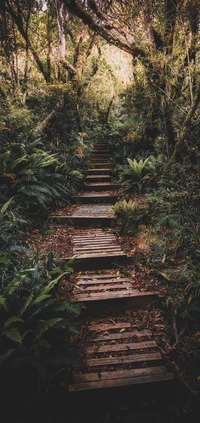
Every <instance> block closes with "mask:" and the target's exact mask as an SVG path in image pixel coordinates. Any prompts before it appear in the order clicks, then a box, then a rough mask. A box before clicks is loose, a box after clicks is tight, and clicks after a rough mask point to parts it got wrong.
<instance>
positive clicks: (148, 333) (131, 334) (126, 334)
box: [88, 329, 152, 342]
mask: <svg viewBox="0 0 200 423" xmlns="http://www.w3.org/2000/svg"><path fill="white" fill-rule="evenodd" d="M134 336H136V337H137V338H142V337H143V336H152V332H151V331H150V330H149V329H144V330H142V331H137V330H135V331H134V332H123V333H110V334H109V335H103V334H102V335H99V336H97V338H93V339H88V342H99V341H111V340H113V339H118V340H123V339H127V338H130V339H131V338H133V337H134Z"/></svg>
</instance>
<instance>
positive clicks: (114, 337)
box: [52, 140, 174, 395]
mask: <svg viewBox="0 0 200 423" xmlns="http://www.w3.org/2000/svg"><path fill="white" fill-rule="evenodd" d="M88 161H89V169H88V172H87V176H86V177H85V183H84V190H83V192H80V193H79V194H78V195H76V196H74V197H73V198H74V202H75V203H77V205H78V206H77V208H76V210H75V211H74V213H73V214H72V215H71V216H52V219H53V220H54V221H57V222H59V223H62V224H67V225H73V226H74V227H77V228H79V231H78V233H77V234H75V235H74V236H73V237H72V243H73V258H74V259H75V271H76V272H77V273H76V274H75V276H74V288H73V293H72V301H73V302H75V303H80V304H83V305H84V306H85V307H84V308H83V314H84V315H85V314H86V315H88V316H90V315H91V316H92V315H94V314H95V315H96V316H97V317H96V322H95V323H94V324H92V323H91V324H89V325H88V327H86V328H84V330H85V331H86V336H85V337H84V340H82V338H81V336H80V339H79V340H78V341H77V342H78V343H79V350H80V351H82V353H81V356H80V366H79V368H77V369H76V370H75V371H74V372H73V375H72V379H71V382H70V384H69V392H71V393H72V394H74V395H75V392H78V391H81V392H82V391H88V390H90V391H91V390H99V389H101V390H102V389H106V388H115V389H116V388H117V387H118V388H120V387H122V386H129V387H130V386H133V385H135V386H137V385H141V384H145V385H146V384H151V383H161V382H165V383H166V382H170V383H172V381H173V380H174V376H173V374H172V373H171V372H170V371H168V370H167V368H166V367H165V363H164V360H163V357H162V356H161V353H160V351H159V349H158V346H157V344H156V342H155V340H154V337H153V334H152V332H151V331H150V330H148V329H146V330H145V329H144V330H142V331H141V330H140V331H139V330H137V328H136V327H135V325H133V327H132V326H131V323H128V322H127V321H124V320H123V319H122V320H121V321H119V318H117V319H115V318H112V324H111V323H107V324H105V323H104V324H102V323H100V324H98V322H97V319H98V316H101V314H102V313H103V315H106V314H109V313H113V312H114V313H116V316H118V314H119V313H120V312H122V311H124V310H127V309H133V308H134V307H140V306H143V305H144V304H146V303H148V302H152V301H153V300H155V299H156V300H158V301H159V294H158V293H157V292H151V291H145V290H144V289H143V290H140V289H138V284H136V281H134V279H131V278H130V277H127V276H125V275H124V274H123V272H119V270H117V269H118V267H119V265H121V267H122V268H123V265H124V266H126V264H127V263H128V262H129V260H130V257H129V256H128V255H127V254H126V253H125V252H124V251H123V249H122V248H121V246H120V245H119V243H118V240H117V237H116V236H115V235H114V232H113V228H114V225H115V221H116V219H115V216H114V213H113V208H112V205H113V204H114V203H115V202H116V200H117V199H118V192H117V190H118V189H119V188H120V185H119V183H118V181H116V180H113V170H112V158H111V155H110V152H109V147H108V144H107V142H106V141H105V140H102V141H99V142H98V143H97V144H96V145H95V146H94V148H93V151H92V152H91V153H90V155H89V159H88ZM80 228H81V229H80ZM68 259H69V258H68ZM110 269H112V271H110ZM135 285H137V286H135ZM83 357H84V359H83Z"/></svg>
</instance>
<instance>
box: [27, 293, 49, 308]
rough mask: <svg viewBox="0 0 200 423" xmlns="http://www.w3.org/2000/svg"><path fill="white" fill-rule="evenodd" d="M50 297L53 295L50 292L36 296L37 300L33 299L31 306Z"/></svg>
mask: <svg viewBox="0 0 200 423" xmlns="http://www.w3.org/2000/svg"><path fill="white" fill-rule="evenodd" d="M50 297H51V295H50V294H43V295H42V294H41V295H39V297H37V298H35V300H33V301H32V303H31V307H33V306H35V305H38V304H39V303H41V302H42V301H44V300H46V299H47V298H50Z"/></svg>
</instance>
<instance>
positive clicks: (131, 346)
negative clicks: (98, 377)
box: [85, 341, 157, 354]
mask: <svg viewBox="0 0 200 423" xmlns="http://www.w3.org/2000/svg"><path fill="white" fill-rule="evenodd" d="M156 347H157V345H156V342H155V341H146V342H129V343H126V344H115V345H110V344H109V345H99V346H96V345H95V346H94V347H87V348H85V352H86V354H94V353H95V354H99V353H105V352H107V353H110V352H115V351H131V350H140V349H146V348H156Z"/></svg>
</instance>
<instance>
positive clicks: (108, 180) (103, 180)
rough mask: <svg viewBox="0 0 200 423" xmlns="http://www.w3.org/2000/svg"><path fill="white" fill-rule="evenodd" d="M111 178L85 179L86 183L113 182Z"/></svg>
mask: <svg viewBox="0 0 200 423" xmlns="http://www.w3.org/2000/svg"><path fill="white" fill-rule="evenodd" d="M111 180H112V179H111V176H107V177H104V175H97V176H90V175H89V176H87V177H86V178H85V182H86V183H87V182H88V183H90V182H111Z"/></svg>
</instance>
